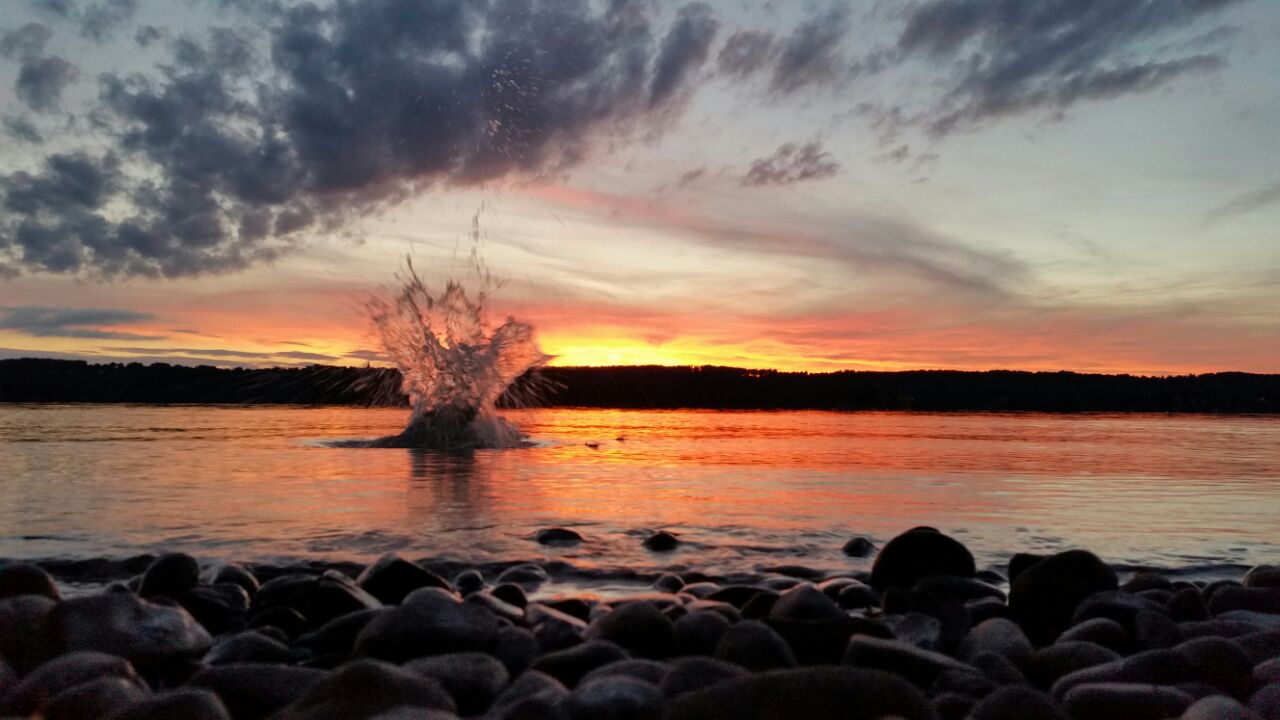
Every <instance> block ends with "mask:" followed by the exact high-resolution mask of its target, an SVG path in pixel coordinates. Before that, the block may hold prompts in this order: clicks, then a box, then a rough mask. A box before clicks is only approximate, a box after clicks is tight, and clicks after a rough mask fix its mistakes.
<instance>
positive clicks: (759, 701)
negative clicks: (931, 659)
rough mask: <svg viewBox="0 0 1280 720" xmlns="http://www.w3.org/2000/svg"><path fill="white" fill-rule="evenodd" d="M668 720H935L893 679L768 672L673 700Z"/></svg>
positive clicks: (849, 672) (818, 671) (834, 671)
mask: <svg viewBox="0 0 1280 720" xmlns="http://www.w3.org/2000/svg"><path fill="white" fill-rule="evenodd" d="M668 708H669V710H668V714H667V720H779V719H781V718H797V719H798V718H804V719H805V720H880V719H881V718H887V717H894V718H900V719H901V720H936V718H937V716H936V715H935V714H934V712H933V708H932V707H931V706H930V705H929V701H928V700H927V699H926V698H925V696H924V694H923V693H921V692H920V691H919V690H917V689H916V688H915V687H914V686H912V685H911V683H908V682H907V681H905V680H903V679H902V678H899V677H895V676H893V675H890V674H889V673H884V672H877V671H875V670H857V669H854V668H841V667H813V668H797V669H789V670H770V671H767V672H761V673H757V674H755V675H748V676H746V677H743V678H740V679H737V680H729V681H726V682H721V683H717V684H715V685H712V686H711V687H709V688H706V689H704V690H697V691H694V692H688V693H685V694H683V695H680V696H678V697H675V698H672V700H671V703H670V704H669V705H668Z"/></svg>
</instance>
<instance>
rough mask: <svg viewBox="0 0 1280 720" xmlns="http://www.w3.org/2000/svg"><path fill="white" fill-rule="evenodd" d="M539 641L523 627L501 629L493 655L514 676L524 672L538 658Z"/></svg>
mask: <svg viewBox="0 0 1280 720" xmlns="http://www.w3.org/2000/svg"><path fill="white" fill-rule="evenodd" d="M538 652H539V649H538V639H537V638H536V637H534V636H533V633H531V632H529V631H528V630H526V629H525V628H522V627H500V628H498V633H497V636H496V639H495V642H494V646H493V650H492V655H493V656H494V657H495V658H497V660H498V662H501V663H502V664H503V665H504V666H505V667H506V668H507V672H509V673H511V674H512V675H519V674H520V673H522V672H524V670H525V668H527V667H529V665H530V664H532V663H533V661H534V660H535V659H537V657H538Z"/></svg>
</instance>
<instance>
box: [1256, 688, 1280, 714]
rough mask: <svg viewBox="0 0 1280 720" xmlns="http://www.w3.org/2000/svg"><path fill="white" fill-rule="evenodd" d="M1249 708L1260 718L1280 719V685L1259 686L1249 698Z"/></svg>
mask: <svg viewBox="0 0 1280 720" xmlns="http://www.w3.org/2000/svg"><path fill="white" fill-rule="evenodd" d="M1249 709H1250V710H1252V711H1253V712H1255V713H1257V714H1258V715H1259V716H1260V717H1261V718H1262V720H1280V685H1267V686H1265V687H1262V688H1259V689H1258V691H1257V692H1255V693H1254V694H1253V696H1252V697H1250V698H1249Z"/></svg>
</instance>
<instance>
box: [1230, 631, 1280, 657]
mask: <svg viewBox="0 0 1280 720" xmlns="http://www.w3.org/2000/svg"><path fill="white" fill-rule="evenodd" d="M1235 641H1236V643H1237V644H1239V645H1240V647H1241V648H1243V649H1244V652H1245V654H1246V655H1248V656H1249V660H1251V661H1252V662H1253V664H1255V665H1256V664H1258V663H1260V662H1262V661H1263V660H1270V659H1271V658H1273V657H1280V630H1260V631H1258V632H1252V633H1249V634H1248V635H1241V636H1239V637H1237V638H1235Z"/></svg>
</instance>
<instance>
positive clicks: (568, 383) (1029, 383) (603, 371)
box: [0, 359, 1280, 413]
mask: <svg viewBox="0 0 1280 720" xmlns="http://www.w3.org/2000/svg"><path fill="white" fill-rule="evenodd" d="M530 384H535V385H537V386H538V388H539V389H540V392H539V395H540V397H541V398H542V399H541V402H540V403H539V404H540V405H544V406H559V407H608V408H630V409H646V408H648V409H663V408H691V409H725V410H731V409H732V410H778V409H823V410H917V411H1043V412H1162V413H1177V412H1196V413H1280V375H1258V374H1249V373H1237V372H1224V373H1211V374H1204V375H1182V376H1170V377H1145V376H1133V375H1100V374H1086V373H1074V372H1025V371H1010V370H991V371H984V372H970V371H953V370H913V371H902V372H864V371H844V372H832V373H805V372H780V371H775V370H747V369H741V368H729V367H715V366H704V367H665V366H626V367H577V368H575V367H564V368H561V367H557V368H544V369H542V370H541V371H539V372H538V373H537V375H536V376H534V377H527V378H523V379H522V380H521V382H519V383H517V388H516V389H517V390H521V389H525V388H527V387H528V386H529V385H530ZM399 386H400V375H399V372H398V371H396V370H393V369H387V368H372V367H366V368H350V367H335V366H323V365H313V366H309V367H303V368H267V369H249V368H231V369H226V368H217V367H212V366H207V365H205V366H196V367H190V366H184V365H170V364H166V363H155V364H151V365H144V364H141V363H128V364H125V363H103V364H92V363H88V362H84V361H79V360H47V359H13V360H0V402H11V403H66V402H75V403H155V404H301V405H359V406H388V407H395V406H403V405H405V403H406V401H405V398H404V397H403V396H402V395H401V394H400V391H399ZM523 394H524V393H521V395H523Z"/></svg>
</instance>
